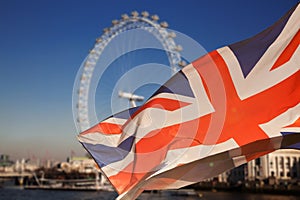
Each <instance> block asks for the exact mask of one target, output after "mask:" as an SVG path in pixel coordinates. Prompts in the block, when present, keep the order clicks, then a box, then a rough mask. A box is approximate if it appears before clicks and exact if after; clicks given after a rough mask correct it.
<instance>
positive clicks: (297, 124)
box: [284, 118, 300, 128]
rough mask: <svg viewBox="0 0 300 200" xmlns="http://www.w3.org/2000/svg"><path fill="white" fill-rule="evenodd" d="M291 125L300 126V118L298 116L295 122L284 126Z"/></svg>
mask: <svg viewBox="0 0 300 200" xmlns="http://www.w3.org/2000/svg"><path fill="white" fill-rule="evenodd" d="M290 127H300V118H298V119H297V120H296V121H295V122H294V123H293V124H291V125H288V126H285V127H284V128H290Z"/></svg>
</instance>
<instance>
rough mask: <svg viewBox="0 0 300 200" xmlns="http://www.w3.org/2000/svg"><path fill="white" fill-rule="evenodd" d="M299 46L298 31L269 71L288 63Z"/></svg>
mask: <svg viewBox="0 0 300 200" xmlns="http://www.w3.org/2000/svg"><path fill="white" fill-rule="evenodd" d="M299 44H300V32H299V31H298V32H297V34H296V35H295V36H294V38H293V39H292V41H291V42H290V44H289V45H288V46H287V47H286V48H285V49H284V51H283V52H282V54H281V55H280V56H279V57H278V59H277V60H276V62H275V63H274V65H273V67H272V68H271V71H272V70H274V69H276V68H278V67H280V66H281V65H283V64H284V63H286V62H288V61H289V60H290V59H291V57H292V55H293V54H294V53H295V51H296V49H297V48H298V46H299Z"/></svg>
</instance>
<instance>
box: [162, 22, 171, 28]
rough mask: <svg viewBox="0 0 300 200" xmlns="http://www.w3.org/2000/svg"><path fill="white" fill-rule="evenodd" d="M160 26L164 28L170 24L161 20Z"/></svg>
mask: <svg viewBox="0 0 300 200" xmlns="http://www.w3.org/2000/svg"><path fill="white" fill-rule="evenodd" d="M160 26H161V27H163V28H168V26H169V24H168V23H167V22H161V23H160Z"/></svg>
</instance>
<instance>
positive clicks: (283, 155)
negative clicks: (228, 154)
mask: <svg viewBox="0 0 300 200" xmlns="http://www.w3.org/2000/svg"><path fill="white" fill-rule="evenodd" d="M216 179H217V180H218V181H219V182H223V183H224V182H226V183H231V184H236V183H239V182H245V181H263V180H267V179H269V182H270V180H274V181H275V182H277V183H278V182H280V181H300V151H299V150H293V149H281V150H277V151H274V152H272V153H269V154H267V155H264V156H262V157H260V158H257V159H255V160H252V161H250V162H248V163H246V164H244V165H241V166H239V167H236V168H234V169H232V170H230V171H227V172H224V173H222V174H220V175H218V176H217V177H216V178H215V180H216ZM209 180H213V179H209ZM275 182H274V184H275Z"/></svg>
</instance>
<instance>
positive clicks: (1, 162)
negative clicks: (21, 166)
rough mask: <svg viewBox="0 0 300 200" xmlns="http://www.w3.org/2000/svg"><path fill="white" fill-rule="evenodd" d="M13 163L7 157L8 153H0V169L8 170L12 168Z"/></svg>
mask: <svg viewBox="0 0 300 200" xmlns="http://www.w3.org/2000/svg"><path fill="white" fill-rule="evenodd" d="M13 164H14V162H13V161H11V160H10V159H9V155H6V154H1V155H0V171H10V169H11V170H12V165H13Z"/></svg>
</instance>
